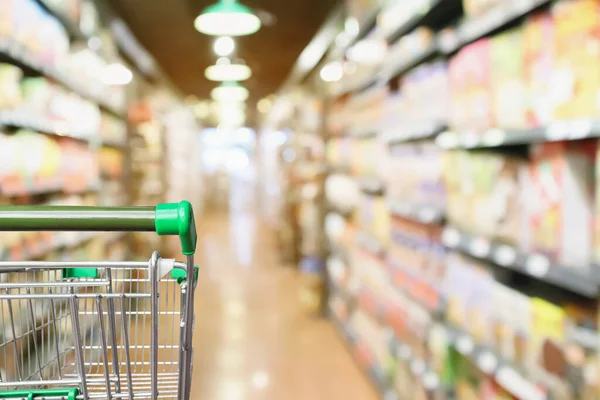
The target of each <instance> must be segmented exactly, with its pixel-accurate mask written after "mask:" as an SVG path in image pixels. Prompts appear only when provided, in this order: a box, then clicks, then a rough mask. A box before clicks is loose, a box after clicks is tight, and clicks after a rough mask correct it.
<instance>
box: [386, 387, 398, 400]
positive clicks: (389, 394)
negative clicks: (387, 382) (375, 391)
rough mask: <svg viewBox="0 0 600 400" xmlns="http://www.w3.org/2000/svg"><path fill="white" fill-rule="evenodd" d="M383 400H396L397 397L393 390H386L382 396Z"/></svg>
mask: <svg viewBox="0 0 600 400" xmlns="http://www.w3.org/2000/svg"><path fill="white" fill-rule="evenodd" d="M383 400H398V395H397V394H396V392H394V390H393V389H388V390H387V391H386V392H385V394H384V395H383Z"/></svg>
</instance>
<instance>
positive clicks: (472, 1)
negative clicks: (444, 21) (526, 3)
mask: <svg viewBox="0 0 600 400" xmlns="http://www.w3.org/2000/svg"><path fill="white" fill-rule="evenodd" d="M518 1H519V0H463V7H464V9H465V14H466V15H467V16H469V17H470V18H477V17H481V16H482V15H483V14H485V13H486V12H489V11H491V10H493V9H494V8H500V7H506V8H510V7H511V3H515V2H518Z"/></svg>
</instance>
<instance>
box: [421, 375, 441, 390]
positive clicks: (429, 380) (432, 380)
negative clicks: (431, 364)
mask: <svg viewBox="0 0 600 400" xmlns="http://www.w3.org/2000/svg"><path fill="white" fill-rule="evenodd" d="M439 384H440V379H439V378H438V376H437V374H435V373H433V372H427V373H426V374H425V376H423V386H424V387H425V389H427V390H429V391H432V390H435V389H437V388H438V386H439Z"/></svg>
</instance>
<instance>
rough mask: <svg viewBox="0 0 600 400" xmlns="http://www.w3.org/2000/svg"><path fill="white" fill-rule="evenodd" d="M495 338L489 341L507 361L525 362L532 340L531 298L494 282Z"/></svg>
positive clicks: (523, 363)
mask: <svg viewBox="0 0 600 400" xmlns="http://www.w3.org/2000/svg"><path fill="white" fill-rule="evenodd" d="M491 294H492V302H493V305H492V309H493V313H492V318H491V320H490V322H491V325H492V327H493V331H494V332H493V338H492V342H491V343H490V345H491V346H493V348H494V349H495V350H496V351H497V353H498V354H499V355H500V356H501V357H502V358H503V359H504V360H506V361H509V362H511V363H513V364H515V365H517V366H522V365H525V361H526V356H527V351H528V348H529V345H530V343H531V333H530V326H531V300H530V298H529V297H527V296H525V295H523V294H521V293H519V292H517V291H515V290H512V289H510V288H509V287H507V286H505V285H503V284H500V283H497V282H494V283H493V285H492V290H491Z"/></svg>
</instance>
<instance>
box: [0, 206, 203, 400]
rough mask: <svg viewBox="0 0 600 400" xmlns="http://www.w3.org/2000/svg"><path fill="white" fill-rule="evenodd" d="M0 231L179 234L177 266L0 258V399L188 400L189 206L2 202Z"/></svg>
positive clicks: (159, 261)
mask: <svg viewBox="0 0 600 400" xmlns="http://www.w3.org/2000/svg"><path fill="white" fill-rule="evenodd" d="M0 231H154V232H156V233H158V234H159V235H178V236H179V239H180V242H181V247H182V253H183V254H184V255H185V256H186V261H185V262H179V261H175V260H174V259H164V258H161V257H160V256H159V254H158V253H157V252H154V253H153V254H152V256H151V258H150V259H149V261H147V262H128V261H122V262H121V261H117V262H113V261H78V262H68V261H6V262H0V399H1V398H16V399H19V398H22V399H28V400H32V399H33V398H37V399H42V398H43V399H47V400H58V399H64V400H75V399H108V400H110V399H130V400H131V399H134V398H135V399H144V398H148V399H157V398H177V399H179V400H187V399H189V397H190V387H191V377H192V358H193V348H192V334H193V325H194V289H195V286H196V279H197V267H195V266H194V251H195V247H196V231H195V226H194V217H193V211H192V208H191V205H190V203H189V202H186V201H183V202H180V203H169V204H160V205H158V206H156V207H126V208H97V207H69V206H62V207H53V206H42V207H22V206H2V207H0Z"/></svg>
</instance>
